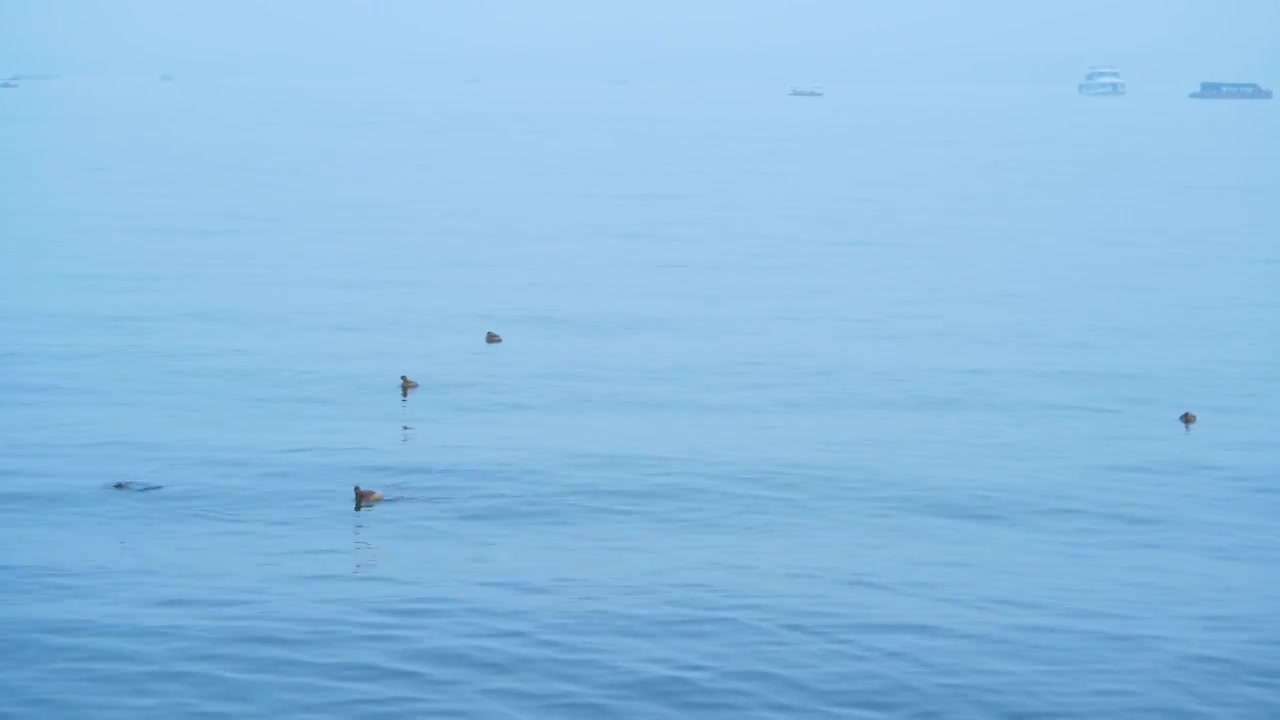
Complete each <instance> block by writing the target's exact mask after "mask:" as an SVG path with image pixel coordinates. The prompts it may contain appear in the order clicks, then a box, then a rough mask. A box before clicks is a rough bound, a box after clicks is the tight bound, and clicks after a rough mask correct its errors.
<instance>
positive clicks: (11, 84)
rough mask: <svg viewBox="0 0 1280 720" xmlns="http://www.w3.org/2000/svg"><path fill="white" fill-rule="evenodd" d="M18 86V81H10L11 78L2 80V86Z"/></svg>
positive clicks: (0, 85) (0, 83)
mask: <svg viewBox="0 0 1280 720" xmlns="http://www.w3.org/2000/svg"><path fill="white" fill-rule="evenodd" d="M16 87H18V83H16V82H10V81H9V80H5V81H4V82H0V88H16Z"/></svg>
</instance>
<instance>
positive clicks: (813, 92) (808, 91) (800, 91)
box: [790, 87, 823, 97]
mask: <svg viewBox="0 0 1280 720" xmlns="http://www.w3.org/2000/svg"><path fill="white" fill-rule="evenodd" d="M790 95H791V97H822V95H823V92H822V91H821V90H819V89H817V88H796V87H793V88H791V93H790Z"/></svg>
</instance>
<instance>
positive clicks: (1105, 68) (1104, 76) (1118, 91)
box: [1078, 65, 1127, 97]
mask: <svg viewBox="0 0 1280 720" xmlns="http://www.w3.org/2000/svg"><path fill="white" fill-rule="evenodd" d="M1078 88H1079V92H1080V94H1081V95H1093V96H1099V97H1115V96H1118V95H1124V94H1125V93H1126V92H1127V88H1126V87H1125V83H1124V78H1122V77H1120V71H1119V70H1117V69H1116V68H1115V66H1114V65H1094V66H1093V67H1091V68H1089V72H1087V73H1085V76H1084V82H1082V83H1080V85H1079V86H1078Z"/></svg>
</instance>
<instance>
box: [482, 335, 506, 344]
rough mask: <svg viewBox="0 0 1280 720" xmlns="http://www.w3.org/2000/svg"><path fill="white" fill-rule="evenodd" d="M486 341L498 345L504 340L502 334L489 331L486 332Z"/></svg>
mask: <svg viewBox="0 0 1280 720" xmlns="http://www.w3.org/2000/svg"><path fill="white" fill-rule="evenodd" d="M484 341H485V342H487V343H489V344H490V345H497V344H498V343H500V342H502V336H501V335H499V334H498V333H496V332H487V333H485V334H484Z"/></svg>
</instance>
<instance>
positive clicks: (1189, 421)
mask: <svg viewBox="0 0 1280 720" xmlns="http://www.w3.org/2000/svg"><path fill="white" fill-rule="evenodd" d="M1178 420H1181V421H1182V424H1183V425H1193V424H1195V421H1196V414H1195V413H1193V412H1191V411H1190V410H1188V411H1186V412H1184V413H1182V414H1181V415H1179V416H1178Z"/></svg>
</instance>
